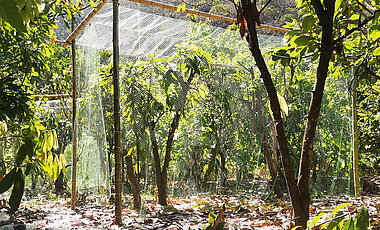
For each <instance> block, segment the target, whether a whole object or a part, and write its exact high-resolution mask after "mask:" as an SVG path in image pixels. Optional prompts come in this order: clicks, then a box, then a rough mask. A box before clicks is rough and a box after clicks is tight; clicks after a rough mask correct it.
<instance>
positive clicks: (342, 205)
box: [330, 203, 351, 218]
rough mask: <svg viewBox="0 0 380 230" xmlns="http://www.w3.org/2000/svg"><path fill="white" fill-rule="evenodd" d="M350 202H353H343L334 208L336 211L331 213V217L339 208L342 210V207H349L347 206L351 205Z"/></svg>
mask: <svg viewBox="0 0 380 230" xmlns="http://www.w3.org/2000/svg"><path fill="white" fill-rule="evenodd" d="M350 204H351V203H343V204H340V205H338V206H337V207H336V208H335V209H334V211H333V212H332V213H331V215H330V218H332V217H333V216H334V215H335V213H337V212H338V211H339V210H341V209H342V208H345V207H347V206H348V205H350Z"/></svg>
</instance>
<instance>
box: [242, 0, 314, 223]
mask: <svg viewBox="0 0 380 230" xmlns="http://www.w3.org/2000/svg"><path fill="white" fill-rule="evenodd" d="M241 2H242V10H243V14H244V18H245V20H246V21H247V26H248V32H249V36H248V42H249V49H250V51H251V53H252V55H253V57H254V59H255V61H256V65H257V66H258V68H259V70H260V73H261V78H262V80H263V82H264V86H265V88H266V91H267V93H268V96H269V101H270V105H271V109H272V113H273V117H274V122H275V125H276V131H277V140H278V144H279V149H280V153H281V157H282V164H283V168H284V173H285V179H286V184H287V187H288V191H289V195H290V197H291V201H292V206H293V209H294V214H295V218H296V225H300V226H306V222H307V220H308V214H307V213H308V210H307V211H306V210H304V206H303V205H302V200H301V197H300V194H299V193H298V188H297V183H296V178H295V176H294V170H293V166H292V163H291V159H290V154H289V149H288V143H287V139H286V136H285V130H284V125H283V121H282V117H281V109H280V103H279V101H278V98H277V91H276V88H275V86H274V84H273V81H272V77H271V75H270V73H269V70H268V67H267V65H266V63H265V61H264V58H263V56H262V54H261V51H260V48H259V42H258V38H257V31H256V23H255V19H254V16H253V13H252V3H251V1H249V0H242V1H241Z"/></svg>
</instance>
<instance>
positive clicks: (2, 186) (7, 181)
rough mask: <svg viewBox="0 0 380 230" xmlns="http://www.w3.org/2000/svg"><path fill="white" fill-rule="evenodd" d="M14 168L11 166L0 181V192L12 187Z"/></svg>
mask: <svg viewBox="0 0 380 230" xmlns="http://www.w3.org/2000/svg"><path fill="white" fill-rule="evenodd" d="M15 174H16V168H13V169H12V170H11V171H10V172H9V173H8V174H7V175H6V176H5V177H4V178H3V179H2V180H1V181H0V194H1V193H4V192H6V191H8V189H10V187H12V184H13V181H14V176H15Z"/></svg>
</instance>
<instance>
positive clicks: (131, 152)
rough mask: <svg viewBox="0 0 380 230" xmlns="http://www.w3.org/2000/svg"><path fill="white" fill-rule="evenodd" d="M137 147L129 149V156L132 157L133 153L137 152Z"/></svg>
mask: <svg viewBox="0 0 380 230" xmlns="http://www.w3.org/2000/svg"><path fill="white" fill-rule="evenodd" d="M136 148H137V147H136V145H135V146H133V147H132V148H130V149H129V151H128V154H127V156H129V155H132V154H133V151H136Z"/></svg>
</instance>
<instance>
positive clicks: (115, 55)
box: [113, 0, 122, 225]
mask: <svg viewBox="0 0 380 230" xmlns="http://www.w3.org/2000/svg"><path fill="white" fill-rule="evenodd" d="M113 92H114V112H113V115H114V126H115V127H114V128H115V190H116V196H115V198H116V199H115V215H116V218H115V221H116V224H117V225H122V219H121V203H122V200H121V153H120V84H119V1H118V0H113Z"/></svg>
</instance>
